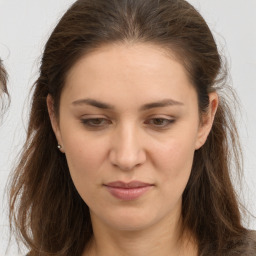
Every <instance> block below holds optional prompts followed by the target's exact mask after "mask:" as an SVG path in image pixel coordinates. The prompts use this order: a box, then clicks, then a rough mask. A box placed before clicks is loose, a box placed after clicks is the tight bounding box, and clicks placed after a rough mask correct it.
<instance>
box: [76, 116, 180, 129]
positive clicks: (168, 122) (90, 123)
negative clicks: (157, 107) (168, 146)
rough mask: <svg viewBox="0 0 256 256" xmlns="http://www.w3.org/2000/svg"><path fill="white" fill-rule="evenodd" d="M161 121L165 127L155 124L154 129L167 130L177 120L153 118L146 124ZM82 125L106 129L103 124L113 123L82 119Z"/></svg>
mask: <svg viewBox="0 0 256 256" xmlns="http://www.w3.org/2000/svg"><path fill="white" fill-rule="evenodd" d="M159 120H161V121H162V122H164V123H165V124H164V125H155V124H151V125H152V126H154V128H156V129H166V128H168V127H169V126H170V125H171V124H173V123H174V122H175V119H168V118H161V117H159V118H151V119H149V120H148V121H146V124H150V122H151V121H153V122H154V121H159ZM95 121H100V122H98V123H97V124H95V123H94V124H93V122H95ZM81 123H82V124H83V125H85V126H86V127H88V128H91V129H103V128H104V127H105V124H103V125H102V123H111V121H109V120H107V119H105V118H88V119H81ZM106 125H107V124H106Z"/></svg>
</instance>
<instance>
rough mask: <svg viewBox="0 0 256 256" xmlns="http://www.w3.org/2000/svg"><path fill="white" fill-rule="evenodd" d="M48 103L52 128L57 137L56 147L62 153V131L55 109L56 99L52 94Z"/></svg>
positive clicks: (48, 97) (47, 100)
mask: <svg viewBox="0 0 256 256" xmlns="http://www.w3.org/2000/svg"><path fill="white" fill-rule="evenodd" d="M46 103H47V109H48V114H49V117H50V121H51V125H52V129H53V132H54V134H55V136H56V139H57V145H56V147H57V148H58V149H59V150H60V151H61V152H62V153H64V148H63V143H62V138H61V133H60V129H59V123H58V120H57V117H56V114H55V110H54V100H53V98H52V96H51V95H50V94H48V95H47V98H46Z"/></svg>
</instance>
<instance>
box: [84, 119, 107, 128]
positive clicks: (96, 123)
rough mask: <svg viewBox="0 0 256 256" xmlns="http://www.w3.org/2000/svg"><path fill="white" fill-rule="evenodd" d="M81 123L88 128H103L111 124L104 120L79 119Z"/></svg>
mask: <svg viewBox="0 0 256 256" xmlns="http://www.w3.org/2000/svg"><path fill="white" fill-rule="evenodd" d="M81 123H82V124H84V125H85V126H87V127H89V128H103V127H105V126H107V125H109V124H110V123H111V122H110V121H109V120H107V119H105V118H88V119H81Z"/></svg>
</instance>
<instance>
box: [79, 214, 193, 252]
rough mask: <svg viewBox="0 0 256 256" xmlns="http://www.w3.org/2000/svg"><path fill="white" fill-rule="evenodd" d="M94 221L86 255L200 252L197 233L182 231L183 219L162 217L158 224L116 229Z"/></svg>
mask: <svg viewBox="0 0 256 256" xmlns="http://www.w3.org/2000/svg"><path fill="white" fill-rule="evenodd" d="M93 219H94V217H92V220H93ZM92 223H93V231H94V237H93V238H92V240H91V243H90V244H89V245H88V246H87V247H86V249H85V251H84V254H83V255H82V256H113V255H118V256H134V255H136V256H145V255H147V256H159V255H161V256H170V255H172V256H181V255H182V256H196V255H197V249H196V242H195V240H194V239H193V237H192V236H191V235H190V234H189V232H183V234H181V227H182V223H181V220H180V219H176V220H173V219H172V220H170V219H169V220H162V221H161V222H160V223H158V224H157V225H152V226H150V227H148V228H146V229H144V230H135V231H134V230H133V231H128V230H115V229H113V228H109V227H108V226H106V225H104V223H100V222H99V221H92ZM166 223H168V225H167V224H166Z"/></svg>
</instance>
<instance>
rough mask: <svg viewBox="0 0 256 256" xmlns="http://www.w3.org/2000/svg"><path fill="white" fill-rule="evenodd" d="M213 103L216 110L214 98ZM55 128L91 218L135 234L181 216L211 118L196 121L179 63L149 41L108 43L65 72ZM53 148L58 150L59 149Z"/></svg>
mask: <svg viewBox="0 0 256 256" xmlns="http://www.w3.org/2000/svg"><path fill="white" fill-rule="evenodd" d="M210 101H211V102H215V104H213V103H211V105H213V110H212V112H214V106H215V107H216V106H217V103H216V102H217V96H216V95H214V94H212V95H211V96H210ZM51 104H52V101H51V99H50V97H48V107H49V110H50V113H51V114H50V115H51V120H52V125H53V129H54V131H55V134H56V137H57V140H58V142H59V144H61V146H62V149H61V150H62V151H63V152H64V153H65V154H66V158H67V162H68V166H69V170H70V173H71V176H72V179H73V182H74V185H75V187H76V189H77V191H78V192H79V194H80V195H81V197H82V199H83V200H84V202H85V203H86V204H87V205H88V206H89V208H90V212H91V216H92V220H93V222H94V221H98V223H103V224H104V225H107V226H109V227H112V228H115V229H119V230H139V229H144V228H147V227H150V226H152V225H154V224H156V223H158V222H160V221H162V220H170V219H172V218H176V217H177V216H179V215H180V210H181V200H182V193H183V191H184V189H185V187H186V184H187V182H188V179H189V176H190V173H191V166H192V162H193V156H194V151H195V150H196V149H198V148H199V147H200V146H201V145H202V144H203V143H204V142H205V140H206V137H207V135H208V133H209V130H210V128H211V123H212V119H213V117H212V116H213V113H212V112H211V111H209V113H210V114H208V116H206V117H205V119H204V120H205V121H204V122H203V124H200V122H199V114H198V101H197V94H196V91H195V89H194V88H193V86H192V84H191V82H190V81H189V79H188V77H187V74H186V72H185V70H184V68H183V66H182V65H181V64H180V63H179V62H177V61H176V60H175V59H174V58H172V57H170V56H167V55H166V54H165V53H164V51H163V50H161V48H158V47H157V46H153V45H147V44H137V45H130V46H128V45H124V44H119V45H108V46H103V47H102V48H100V49H98V50H97V51H95V52H93V53H90V54H89V55H86V56H84V57H83V58H82V59H81V60H80V61H79V62H77V63H76V64H75V65H74V66H73V68H72V69H71V71H70V72H69V74H68V77H67V80H66V84H65V87H64V89H63V92H62V94H61V99H60V112H59V113H60V114H59V120H58V121H56V118H55V117H54V114H53V113H52V111H51ZM56 150H57V149H56Z"/></svg>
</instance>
